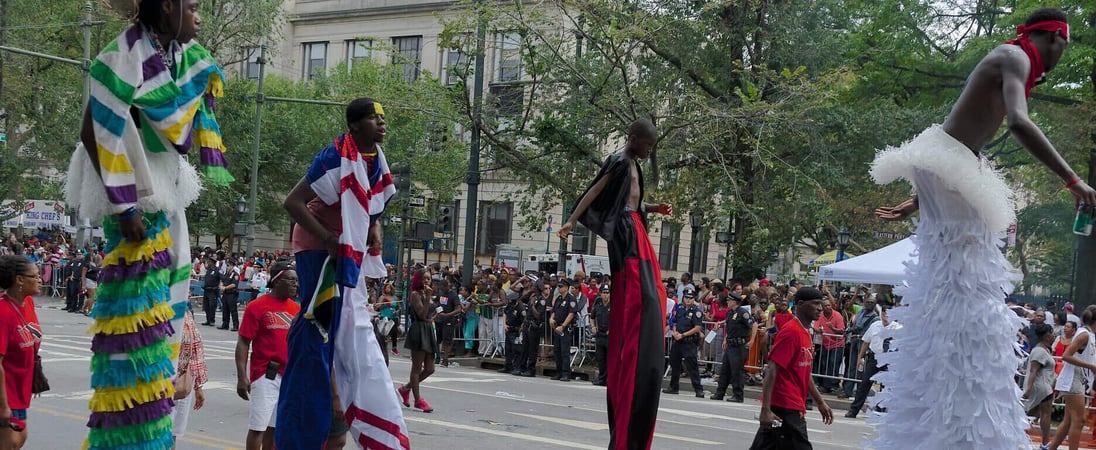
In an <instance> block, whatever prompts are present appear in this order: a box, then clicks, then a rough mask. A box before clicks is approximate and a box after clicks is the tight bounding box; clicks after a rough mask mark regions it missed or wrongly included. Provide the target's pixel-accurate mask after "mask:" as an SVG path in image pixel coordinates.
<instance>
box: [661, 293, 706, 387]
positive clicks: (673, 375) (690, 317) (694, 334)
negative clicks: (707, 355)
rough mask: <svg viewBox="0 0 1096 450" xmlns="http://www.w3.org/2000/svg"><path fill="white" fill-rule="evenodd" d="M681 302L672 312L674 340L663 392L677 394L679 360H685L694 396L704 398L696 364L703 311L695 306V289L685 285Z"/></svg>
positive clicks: (679, 370) (679, 371)
mask: <svg viewBox="0 0 1096 450" xmlns="http://www.w3.org/2000/svg"><path fill="white" fill-rule="evenodd" d="M681 295H682V300H681V301H682V304H680V305H678V307H677V308H676V309H677V310H676V311H675V312H674V333H673V336H674V342H673V345H672V346H671V347H670V368H671V371H670V387H668V388H666V389H663V390H662V393H664V394H677V390H678V379H679V378H681V360H682V359H684V360H685V370H686V371H687V372H689V379H690V380H692V382H693V390H694V391H696V396H697V397H699V398H704V388H703V387H702V386H701V385H700V371H699V370H698V369H697V366H696V356H697V354H696V351H697V345H698V344H699V343H700V330H701V329H702V326H703V324H704V313H702V312H700V308H698V307H697V306H696V290H695V289H694V288H691V287H686V288H685V289H684V292H682V294H681Z"/></svg>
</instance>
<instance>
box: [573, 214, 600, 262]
mask: <svg viewBox="0 0 1096 450" xmlns="http://www.w3.org/2000/svg"><path fill="white" fill-rule="evenodd" d="M571 230H572V231H571V252H572V253H580V254H583V255H593V254H594V247H595V245H594V233H591V232H590V229H589V228H586V227H585V226H583V225H582V224H581V223H577V222H576V223H575V227H574V228H572V229H571Z"/></svg>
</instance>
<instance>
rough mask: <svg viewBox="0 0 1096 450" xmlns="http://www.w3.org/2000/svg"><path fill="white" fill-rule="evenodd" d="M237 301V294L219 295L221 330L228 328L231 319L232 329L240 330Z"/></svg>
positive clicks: (238, 296) (238, 295)
mask: <svg viewBox="0 0 1096 450" xmlns="http://www.w3.org/2000/svg"><path fill="white" fill-rule="evenodd" d="M239 299H240V293H239V292H225V293H224V294H221V316H222V317H221V328H228V325H229V324H228V322H229V319H232V328H234V329H236V328H240V312H239V308H238V307H239V304H240V302H239Z"/></svg>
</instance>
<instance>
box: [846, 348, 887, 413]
mask: <svg viewBox="0 0 1096 450" xmlns="http://www.w3.org/2000/svg"><path fill="white" fill-rule="evenodd" d="M886 370H887V366H883V367H879V364H878V363H877V362H876V361H875V353H873V352H868V356H865V357H864V373H862V374H860V385H859V386H857V387H856V397H855V398H853V400H852V403H851V404H849V411H850V412H852V413H853V415H856V414H860V409H862V408H863V407H864V402H866V401H867V400H868V392H870V391H871V385H872V381H871V377H874V376H875V374H877V373H879V372H885V371H886Z"/></svg>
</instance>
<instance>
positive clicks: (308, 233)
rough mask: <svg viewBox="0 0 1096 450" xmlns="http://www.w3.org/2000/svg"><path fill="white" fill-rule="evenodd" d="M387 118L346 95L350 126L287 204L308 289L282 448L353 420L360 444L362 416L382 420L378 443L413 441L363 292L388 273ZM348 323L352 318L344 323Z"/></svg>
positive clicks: (285, 401) (317, 438) (286, 384)
mask: <svg viewBox="0 0 1096 450" xmlns="http://www.w3.org/2000/svg"><path fill="white" fill-rule="evenodd" d="M385 125H386V123H385V117H384V108H383V107H382V106H381V105H380V103H378V102H376V101H374V100H373V99H371V98H358V99H354V100H352V101H350V103H348V104H347V106H346V128H347V132H346V133H343V134H340V135H339V136H337V137H336V138H335V139H334V142H332V143H330V144H328V145H327V146H325V147H324V148H323V149H322V150H320V151H319V153H317V155H316V157H315V158H314V159H313V160H312V164H311V165H310V166H309V168H308V171H307V172H306V173H305V175H304V177H302V178H301V180H300V181H298V182H297V184H296V186H294V187H293V189H292V190H290V192H289V194H288V195H287V196H286V199H285V202H284V206H285V209H286V211H287V212H288V213H289V216H290V217H291V218H292V219H293V221H294V222H296V226H295V227H294V228H293V236H292V240H293V254H294V258H295V260H296V269H297V272H298V273H299V274H300V288H301V292H302V295H301V311H300V313H299V314H298V317H297V318H296V319H295V320H294V321H293V324H292V325H291V327H290V330H289V336H288V344H289V361H288V365H287V367H286V370H285V375H284V377H285V378H284V381H283V382H282V386H281V394H280V395H281V399H282V401H280V402H279V403H278V428H277V431H276V432H275V439H274V440H275V443H276V444H277V446H278V447H279V448H319V447H321V446H323V445H324V444H325V442H328V440H329V438H331V439H333V440H341V439H344V438H345V436H346V429H347V426H348V424H349V428H350V431H351V433H352V434H353V435H354V439H353V441H354V442H360V440H359V439H358V438H359V437H360V436H361V433H362V432H363V430H366V429H367V428H368V427H369V426H368V425H366V424H364V423H363V421H362V418H365V417H372V418H373V419H375V420H374V421H373V422H374V423H375V424H381V425H383V432H380V433H377V434H376V435H371V437H372V438H373V439H374V440H379V441H382V442H384V443H386V445H390V446H393V447H395V446H400V445H401V444H402V443H403V442H404V441H406V438H407V437H406V434H407V433H406V430H407V427H406V425H405V424H404V422H403V413H402V410H401V409H400V407H399V400H398V399H397V398H396V393H395V391H393V390H392V388H391V374H390V372H389V371H388V369H387V367H386V366H385V365H384V354H383V353H382V352H381V348H380V345H379V344H378V343H377V342H376V341H375V339H376V335H375V332H374V331H373V325H372V322H371V321H370V319H369V312H368V308H369V295H368V291H367V290H366V286H367V283H366V279H367V278H381V277H384V276H385V270H384V263H383V261H381V257H380V250H381V245H382V244H383V239H384V230H383V229H382V226H381V220H380V219H381V217H382V216H383V215H384V211H385V207H386V206H387V204H388V202H389V201H390V200H391V199H392V197H394V196H395V194H396V187H395V185H394V184H393V180H392V174H391V172H390V171H389V168H388V162H387V160H386V158H385V154H384V151H383V150H382V149H381V146H380V144H381V143H382V142H383V141H384V137H385V134H386V131H387V128H386V126H385ZM347 320H349V321H351V322H352V323H346V324H345V325H346V326H345V327H342V326H341V324H343V323H344V322H345V321H347ZM340 345H342V346H344V350H343V351H338V350H337V348H336V347H338V346H340ZM339 373H341V374H342V375H341V376H340V375H339ZM367 398H368V401H367V400H366V399H367ZM344 400H345V402H344Z"/></svg>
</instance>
